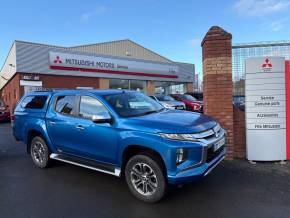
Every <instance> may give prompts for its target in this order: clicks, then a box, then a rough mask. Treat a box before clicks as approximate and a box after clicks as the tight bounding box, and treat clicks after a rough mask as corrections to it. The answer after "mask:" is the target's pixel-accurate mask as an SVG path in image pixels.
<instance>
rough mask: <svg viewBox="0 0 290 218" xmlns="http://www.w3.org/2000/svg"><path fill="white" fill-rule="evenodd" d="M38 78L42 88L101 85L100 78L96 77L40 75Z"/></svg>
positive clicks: (95, 86)
mask: <svg viewBox="0 0 290 218" xmlns="http://www.w3.org/2000/svg"><path fill="white" fill-rule="evenodd" d="M40 80H41V81H42V86H43V87H44V88H67V89H75V88H77V87H93V88H96V89H98V88H99V86H101V84H100V81H99V80H100V79H99V78H96V77H79V76H56V75H40ZM103 82H104V81H103ZM103 85H104V84H103V83H102V86H103Z"/></svg>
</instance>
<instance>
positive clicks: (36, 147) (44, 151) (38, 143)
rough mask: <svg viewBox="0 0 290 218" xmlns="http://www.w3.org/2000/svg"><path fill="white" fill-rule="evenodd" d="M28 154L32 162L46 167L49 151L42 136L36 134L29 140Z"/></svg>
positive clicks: (48, 160)
mask: <svg viewBox="0 0 290 218" xmlns="http://www.w3.org/2000/svg"><path fill="white" fill-rule="evenodd" d="M30 154H31V158H32V160H33V163H34V164H35V165H36V166H38V167H40V168H46V167H48V165H49V162H50V158H49V155H50V152H49V148H48V146H47V144H46V142H45V141H44V140H43V138H41V137H39V136H36V137H34V138H33V139H32V140H31V143H30Z"/></svg>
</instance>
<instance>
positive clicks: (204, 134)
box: [12, 90, 225, 203]
mask: <svg viewBox="0 0 290 218" xmlns="http://www.w3.org/2000/svg"><path fill="white" fill-rule="evenodd" d="M12 125H13V134H14V137H15V138H16V140H19V141H22V142H24V143H25V144H26V146H27V152H28V153H29V154H30V155H31V158H32V161H33V162H34V164H35V165H36V166H38V167H40V168H46V167H48V166H49V165H50V164H51V161H52V160H58V161H63V162H66V163H70V164H74V165H78V166H81V167H86V168H89V169H92V170H96V171H99V172H103V173H107V174H111V175H114V176H117V177H121V176H122V177H124V178H125V180H126V182H127V184H128V187H129V190H130V191H131V192H132V194H133V195H134V196H135V197H136V198H138V199H140V200H142V201H145V202H150V203H153V202H157V201H159V200H161V199H162V197H163V196H164V194H165V193H166V189H167V187H168V185H179V184H184V183H187V182H192V181H195V180H196V179H199V178H202V177H204V176H206V175H207V174H208V173H209V172H210V171H211V170H212V169H214V168H215V167H216V166H217V165H218V164H219V163H220V162H221V161H222V160H223V158H224V157H225V131H224V130H223V129H222V128H221V126H220V125H219V124H218V123H217V122H216V121H215V120H214V119H212V118H210V117H208V116H205V115H202V114H199V113H194V112H189V111H182V110H168V109H166V108H164V107H163V106H162V105H161V104H159V103H158V102H156V101H154V100H153V99H151V98H150V97H148V96H146V95H144V94H142V93H139V92H136V91H127V90H53V91H42V92H32V93H28V94H25V95H24V96H23V97H22V99H21V100H20V101H19V103H18V105H17V107H16V108H15V112H14V121H13V124H12Z"/></svg>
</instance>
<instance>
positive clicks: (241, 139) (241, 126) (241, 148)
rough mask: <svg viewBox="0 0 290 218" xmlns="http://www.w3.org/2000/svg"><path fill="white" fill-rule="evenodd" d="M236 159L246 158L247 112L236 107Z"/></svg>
mask: <svg viewBox="0 0 290 218" xmlns="http://www.w3.org/2000/svg"><path fill="white" fill-rule="evenodd" d="M234 136H235V137H234V157H236V158H245V157H246V120H245V112H244V111H242V110H241V109H240V108H237V107H234Z"/></svg>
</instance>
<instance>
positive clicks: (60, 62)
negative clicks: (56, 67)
mask: <svg viewBox="0 0 290 218" xmlns="http://www.w3.org/2000/svg"><path fill="white" fill-rule="evenodd" d="M53 62H54V63H55V64H62V61H61V59H60V57H59V56H56V58H55V59H54V61H53Z"/></svg>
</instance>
